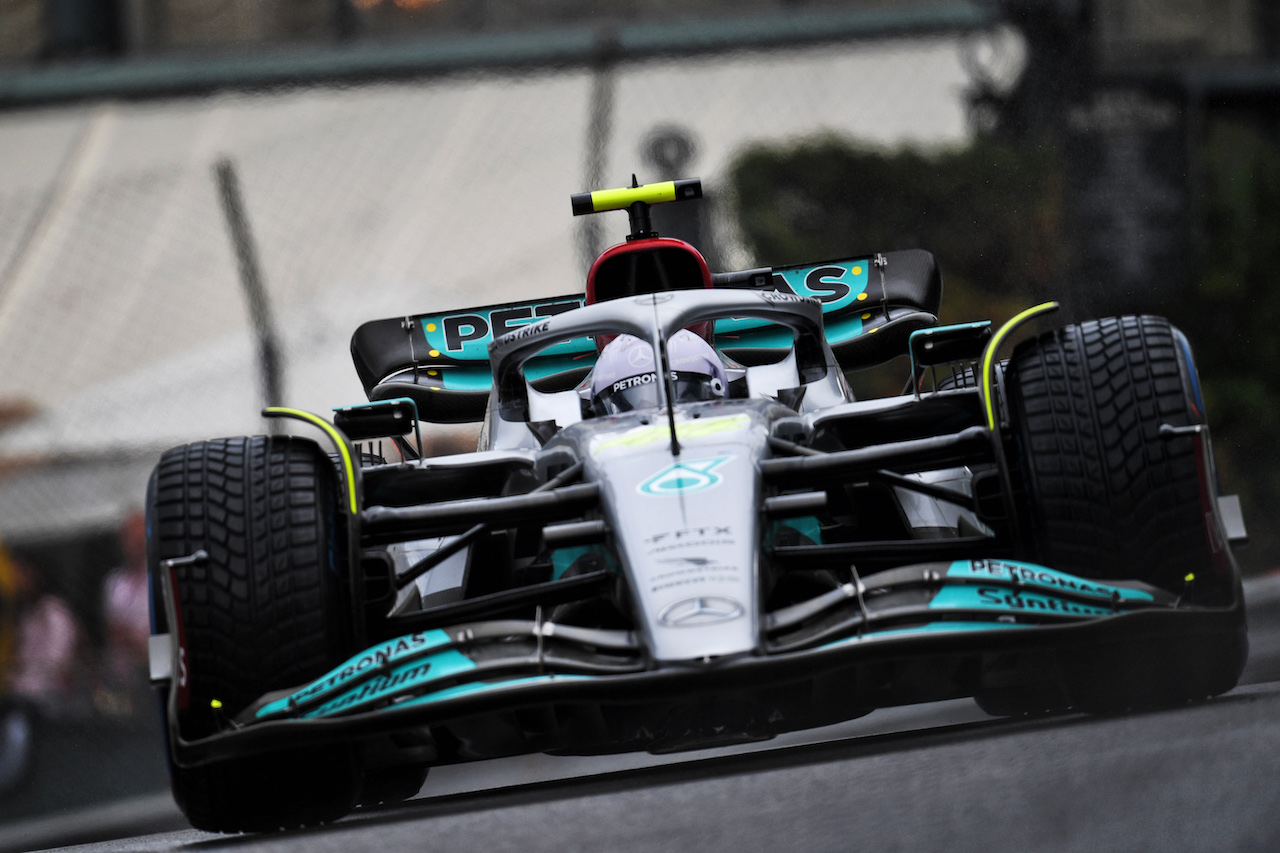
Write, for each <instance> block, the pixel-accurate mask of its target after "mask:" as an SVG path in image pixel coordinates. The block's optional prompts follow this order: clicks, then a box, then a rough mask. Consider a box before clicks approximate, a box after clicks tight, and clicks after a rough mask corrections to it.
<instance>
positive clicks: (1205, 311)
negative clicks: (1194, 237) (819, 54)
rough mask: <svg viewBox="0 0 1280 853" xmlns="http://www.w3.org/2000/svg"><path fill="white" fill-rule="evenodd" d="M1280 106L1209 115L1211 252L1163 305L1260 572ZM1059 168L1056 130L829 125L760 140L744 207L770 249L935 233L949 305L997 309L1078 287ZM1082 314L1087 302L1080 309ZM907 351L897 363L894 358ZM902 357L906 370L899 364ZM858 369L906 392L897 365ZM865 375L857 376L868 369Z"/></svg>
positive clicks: (1277, 354)
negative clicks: (1183, 342)
mask: <svg viewBox="0 0 1280 853" xmlns="http://www.w3.org/2000/svg"><path fill="white" fill-rule="evenodd" d="M1277 140H1280V121H1276V122H1275V126H1274V127H1266V126H1260V125H1258V124H1256V123H1253V124H1250V123H1245V122H1241V121H1228V120H1216V121H1213V122H1211V123H1210V125H1209V127H1208V133H1207V134H1206V137H1205V144H1204V146H1203V148H1202V150H1201V152H1200V154H1199V156H1200V158H1201V165H1200V169H1199V174H1200V178H1201V189H1202V192H1203V198H1202V200H1201V206H1200V209H1199V210H1198V211H1196V213H1197V214H1199V215H1200V216H1201V217H1202V227H1203V234H1204V238H1205V239H1204V249H1205V251H1204V252H1203V258H1204V260H1203V262H1202V263H1201V265H1200V268H1199V269H1200V273H1199V274H1198V275H1197V276H1196V277H1195V281H1194V285H1193V286H1191V287H1189V288H1188V289H1187V291H1186V292H1184V293H1174V294H1170V298H1169V300H1168V301H1167V302H1166V303H1165V304H1146V305H1143V306H1138V308H1139V310H1142V311H1146V312H1149V313H1154V314H1165V315H1166V316H1168V317H1169V318H1170V319H1171V320H1173V322H1174V323H1175V324H1177V325H1178V326H1180V327H1181V328H1183V329H1184V330H1185V331H1186V332H1187V335H1188V337H1189V338H1190V340H1191V342H1192V346H1193V347H1194V348H1195V352H1196V358H1197V362H1198V364H1199V367H1200V373H1201V378H1202V380H1203V384H1204V394H1205V405H1206V408H1207V409H1208V413H1209V418H1210V422H1211V424H1212V426H1213V439H1214V447H1215V450H1216V451H1217V457H1218V463H1219V470H1220V475H1221V485H1222V488H1223V490H1224V491H1225V492H1228V493H1231V492H1239V493H1240V494H1241V498H1242V502H1243V505H1244V511H1245V520H1246V522H1247V523H1248V525H1249V532H1250V536H1251V538H1252V543H1253V544H1252V546H1251V547H1250V548H1248V549H1246V550H1244V551H1242V552H1240V557H1241V560H1242V562H1243V564H1244V568H1245V570H1246V572H1248V573H1256V572H1260V571H1264V570H1267V569H1270V568H1273V567H1277V566H1280V529H1277V525H1275V524H1274V523H1273V522H1271V519H1274V518H1276V517H1280V464H1277V462H1280V459H1278V457H1280V452H1277V442H1278V441H1280V344H1278V343H1277V338H1278V337H1280V287H1278V286H1277V282H1276V279H1277V277H1278V271H1280V141H1277ZM1062 174H1063V172H1062V169H1061V168H1060V165H1059V162H1058V160H1057V158H1056V155H1055V154H1054V152H1053V149H1052V148H1051V147H1050V146H1048V145H1041V144H1021V145H1017V146H1015V145H1013V144H1011V143H1009V142H1003V141H999V140H993V139H985V138H980V139H978V140H976V141H975V142H974V143H972V144H971V145H969V146H967V147H964V148H956V149H952V150H946V151H940V152H935V153H924V152H920V151H915V150H911V149H905V150H900V151H880V150H873V149H869V148H865V147H860V146H858V145H857V144H855V143H853V142H850V141H848V140H844V139H840V138H836V137H831V136H826V137H817V138H812V139H806V140H802V141H800V142H797V143H794V144H791V145H780V146H769V145H758V146H755V147H752V148H750V149H748V150H746V151H744V152H743V153H742V154H740V155H739V156H738V157H737V159H736V160H735V162H734V163H733V165H732V167H731V183H732V185H733V186H734V187H735V188H736V193H737V197H736V199H735V205H736V209H735V213H736V215H737V218H738V223H739V226H740V227H741V229H742V233H743V235H744V237H745V239H746V242H747V244H748V247H749V248H750V249H751V250H752V251H753V253H754V254H755V259H756V261H757V262H758V263H761V264H786V263H799V262H805V261H814V260H822V259H827V258H838V257H850V256H852V255H855V254H859V253H864V252H872V251H881V250H887V249H899V248H912V247H919V248H925V249H928V250H929V251H931V252H933V253H934V255H935V256H936V257H937V258H938V259H939V263H940V264H941V266H942V270H943V277H944V281H945V295H944V298H943V321H944V322H962V321H966V320H973V319H983V318H989V319H992V320H994V321H996V322H1001V321H1003V320H1004V319H1007V318H1008V317H1010V316H1012V315H1013V314H1014V313H1016V312H1017V311H1020V310H1022V309H1023V308H1025V307H1027V306H1028V305H1030V304H1033V303H1034V302H1039V301H1043V300H1044V299H1049V298H1062V297H1063V296H1064V295H1066V291H1067V288H1068V286H1069V279H1068V278H1067V276H1066V275H1065V274H1064V272H1063V268H1064V266H1065V265H1066V262H1067V257H1068V256H1067V251H1068V249H1067V246H1068V245H1069V241H1068V235H1067V234H1066V226H1065V224H1064V199H1063V178H1062ZM1080 319H1084V318H1080ZM898 367H900V365H899V366H898ZM901 372H902V371H901V370H900V371H899V373H901ZM853 378H854V379H855V384H856V385H858V386H859V387H858V389H857V390H858V391H859V393H860V394H861V395H866V394H867V393H873V394H881V393H895V392H896V391H897V390H900V388H901V382H902V380H901V378H900V377H899V376H898V375H897V374H895V375H893V376H892V377H890V376H888V375H884V376H880V377H863V378H862V379H861V380H858V378H857V377H853ZM859 383H860V384H859Z"/></svg>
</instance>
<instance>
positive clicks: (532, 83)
mask: <svg viewBox="0 0 1280 853" xmlns="http://www.w3.org/2000/svg"><path fill="white" fill-rule="evenodd" d="M963 53H964V50H963V45H962V41H961V40H960V39H957V38H945V37H934V38H929V39H921V40H901V41H892V42H876V43H871V44H857V43H854V44H847V45H838V46H827V47H821V48H808V49H803V50H794V51H775V52H769V53H764V54H759V53H756V54H729V55H724V56H717V57H702V58H697V59H689V60H680V59H669V60H662V61H656V60H655V61H649V62H644V63H638V64H633V65H617V66H614V67H611V68H606V69H596V70H582V69H577V70H554V69H553V70H545V71H539V72H536V73H525V74H521V75H508V74H497V73H488V74H485V75H480V76H459V77H453V78H448V79H443V80H436V81H433V82H429V83H421V84H413V83H388V84H376V85H362V86H353V87H344V88H338V87H335V88H314V89H295V90H289V91H279V92H268V93H261V94H233V95H220V96H215V97H210V98H204V99H193V100H178V101H168V102H148V103H141V104H127V103H103V104H95V105H90V106H82V107H72V108H50V109H45V110H39V111H30V112H20V113H11V114H8V115H5V116H2V117H0V162H2V163H3V165H0V223H3V225H4V227H3V228H0V271H2V273H0V274H2V275H3V279H2V280H0V364H4V365H5V370H4V371H3V374H2V375H0V404H2V406H3V412H4V413H7V415H8V422H7V423H6V428H5V429H4V430H3V431H0V460H4V463H3V464H5V465H6V467H7V468H8V469H9V470H10V473H9V475H8V476H5V477H3V478H0V537H4V538H5V539H7V540H8V541H23V540H28V539H39V538H41V537H48V536H59V535H64V534H74V533H75V532H76V530H77V529H79V528H82V527H84V526H86V525H88V526H93V525H98V526H102V525H103V524H106V523H108V522H109V521H111V520H112V519H113V518H114V519H118V518H120V517H122V516H123V514H124V512H125V510H126V509H127V505H128V504H129V503H130V502H132V503H137V502H140V501H141V494H142V486H143V483H142V482H141V481H140V480H139V481H137V483H136V485H137V488H136V489H133V490H132V494H128V491H129V490H123V491H122V492H121V493H120V494H119V495H118V497H117V498H116V500H114V501H111V502H109V503H110V506H106V505H104V506H100V507H83V506H79V507H78V506H76V501H75V500H73V499H72V497H71V496H59V501H60V502H64V506H63V508H62V510H61V511H60V512H57V511H51V510H50V509H49V507H48V506H47V505H46V502H44V501H42V500H40V497H39V496H40V492H41V485H40V483H41V480H42V478H41V476H40V473H39V472H40V471H41V470H43V469H48V468H50V467H67V466H70V467H72V468H74V467H75V466H78V465H79V466H88V467H92V466H91V465H89V463H90V462H91V461H92V463H93V465H98V466H100V465H101V464H103V460H104V459H113V458H115V459H120V460H129V462H128V464H129V465H130V466H131V468H132V467H136V468H137V471H141V470H142V469H145V468H147V467H148V461H149V460H150V459H151V458H152V457H154V455H155V454H156V453H157V452H158V451H160V450H161V449H163V448H164V447H167V446H170V445H173V444H176V443H181V442H184V441H189V440H193V439H197V438H200V437H208V436H213V435H225V434H238V433H246V432H256V431H261V430H262V429H263V424H262V422H261V420H260V419H259V418H258V417H257V415H256V412H257V410H258V408H259V407H260V403H261V399H260V391H259V389H260V382H259V378H258V376H257V365H256V364H255V350H254V346H253V335H252V329H251V325H250V322H249V312H248V308H247V303H246V298H245V295H244V292H243V289H242V287H241V284H240V281H239V278H238V275H237V269H236V258H235V254H234V251H233V247H232V243H231V240H230V238H229V236H228V230H227V226H226V224H225V217H224V215H223V211H222V208H221V206H220V204H219V200H218V192H217V186H216V183H215V179H214V174H213V167H214V163H215V161H216V160H217V159H218V158H221V157H226V158H228V159H229V160H230V161H231V162H232V163H233V165H234V167H235V169H236V171H237V174H238V178H239V183H240V185H241V187H242V189H243V199H244V207H245V212H246V216H247V220H248V222H249V225H250V228H251V230H252V235H253V238H254V241H255V243H256V246H257V254H258V256H259V259H260V264H261V269H262V276H263V279H264V281H265V289H266V292H267V295H268V299H269V302H270V304H271V309H272V313H273V315H274V316H275V318H276V322H277V324H278V326H279V328H278V334H279V337H280V339H281V340H282V342H283V356H284V359H283V360H284V376H283V386H284V399H285V400H287V401H288V402H289V404H290V405H296V406H299V407H303V408H308V409H312V410H316V411H321V412H323V411H327V410H328V409H330V408H332V407H333V406H335V405H341V404H346V403H349V402H353V401H356V400H359V399H361V397H362V393H361V388H360V386H359V383H358V382H357V380H356V376H355V373H354V371H353V370H352V368H351V367H350V364H349V354H348V352H347V346H346V344H347V341H348V339H349V336H350V334H351V332H352V331H353V330H354V329H355V327H356V326H357V325H358V324H359V323H360V322H363V321H365V320H369V319H375V318H379V317H386V316H394V315H397V314H405V313H411V312H419V311H425V310H428V309H437V308H451V307H466V306H470V305H477V304H486V303H493V302H501V301H507V300H514V299H520V298H528V297H533V296H543V295H554V294H560V293H574V292H581V289H582V282H583V278H584V272H585V266H584V263H585V261H586V258H587V257H589V253H584V246H586V245H587V244H594V246H598V247H602V246H603V245H607V244H608V243H610V242H615V241H616V240H617V239H619V238H620V237H621V236H622V235H623V233H624V232H623V229H624V227H625V223H624V222H622V221H621V220H620V219H618V220H614V219H611V218H610V217H598V218H596V219H597V220H598V221H595V222H590V223H584V222H582V221H578V222H575V221H574V220H573V219H572V217H570V216H569V205H568V195H569V194H570V193H571V192H574V191H578V190H582V189H587V188H593V187H594V185H596V184H599V185H602V186H618V185H623V184H625V183H626V182H628V181H629V180H630V177H631V174H632V173H635V174H637V175H639V176H640V178H641V180H653V179H657V178H660V177H667V175H666V174H665V173H666V172H669V171H671V170H673V169H679V170H681V171H682V174H688V175H699V176H701V177H703V179H704V183H705V186H706V188H707V193H708V196H709V197H710V201H709V202H708V203H707V204H708V206H709V207H712V208H716V207H717V200H719V199H722V197H723V195H724V194H725V193H726V192H727V191H729V190H730V189H731V188H729V187H727V186H725V185H724V184H723V181H722V180H721V178H722V176H723V175H724V173H725V170H726V166H727V164H728V162H729V160H730V158H731V157H732V156H733V154H734V152H735V151H736V150H739V149H740V148H741V147H742V146H743V145H744V144H747V143H749V142H753V141H759V140H781V139H786V138H791V137H797V136H801V135H806V134H815V133H836V134H846V135H849V136H853V137H856V138H858V139H861V140H863V141H865V142H868V143H870V144H875V145H883V146H895V145H902V144H912V145H918V146H941V145H948V144H952V143H956V142H959V141H961V140H963V139H964V138H965V136H966V133H967V128H966V123H965V111H964V101H963V94H964V91H965V86H966V80H967V72H966V70H965V68H964V57H963ZM602 99H603V100H602ZM655 131H656V132H657V133H659V134H660V135H662V136H663V138H667V139H668V140H670V139H675V140H676V141H677V142H678V143H679V144H678V145H677V147H678V148H679V149H680V150H679V152H678V157H677V158H676V161H675V162H671V161H670V159H669V158H668V160H667V161H663V162H655V160H654V156H653V154H652V153H649V154H648V155H646V152H645V150H644V149H645V148H646V144H648V146H649V147H652V144H653V142H654V134H655ZM661 141H662V140H661V139H660V140H659V142H661ZM659 159H660V160H661V159H662V158H659ZM854 191H856V188H855V190H854ZM721 207H722V206H721ZM719 212H720V211H715V213H719ZM711 222H712V223H713V228H712V233H711V234H709V235H707V241H708V242H709V243H710V244H712V245H710V246H709V247H708V248H709V251H710V253H711V254H712V255H714V256H715V257H717V258H718V259H719V260H720V262H721V263H722V264H723V265H725V266H728V267H734V266H743V265H746V264H749V263H750V262H751V258H750V257H748V256H747V255H746V254H745V253H744V251H743V249H742V247H741V246H740V245H739V244H738V243H737V242H736V241H735V239H734V233H733V227H732V225H733V224H732V222H730V221H728V220H727V218H726V217H725V216H723V215H712V217H711ZM589 227H591V228H594V229H595V230H596V231H597V236H596V237H595V239H594V240H592V239H588V236H584V232H583V229H585V228H589ZM135 473H136V472H135ZM17 482H21V483H22V488H21V490H20V492H19V490H18V489H15V488H13V487H12V485H9V486H8V487H6V484H13V483H17ZM49 488H50V489H51V490H53V489H54V487H53V486H50V487H49ZM36 507H39V510H38V511H37V510H36Z"/></svg>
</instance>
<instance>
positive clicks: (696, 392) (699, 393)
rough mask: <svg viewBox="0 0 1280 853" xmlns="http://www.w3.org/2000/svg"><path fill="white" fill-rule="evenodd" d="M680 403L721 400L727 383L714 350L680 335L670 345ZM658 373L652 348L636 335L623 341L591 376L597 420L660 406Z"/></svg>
mask: <svg viewBox="0 0 1280 853" xmlns="http://www.w3.org/2000/svg"><path fill="white" fill-rule="evenodd" d="M667 358H668V359H669V360H670V362H671V372H672V377H671V379H672V384H673V385H674V386H675V398H676V399H675V402H677V403H691V402H696V401H698V400H718V399H721V398H723V397H724V395H725V389H726V387H727V385H728V379H727V377H726V376H725V371H724V364H722V363H721V361H720V357H719V356H717V355H716V351H715V350H714V349H712V348H711V345H710V344H708V343H707V342H706V341H704V340H703V339H702V338H701V337H699V336H698V335H696V334H694V333H693V332H691V331H689V330H688V329H681V330H680V331H678V332H676V333H675V334H674V335H672V336H671V340H669V341H668V342H667ZM660 399H661V392H660V391H659V390H658V373H657V370H656V368H655V366H654V357H653V347H652V346H650V345H649V342H648V341H645V340H641V339H640V338H637V337H635V336H634V335H618V336H617V337H616V338H614V339H613V340H612V341H611V342H610V343H609V345H608V346H606V347H605V348H604V352H602V353H601V354H600V360H599V361H597V362H596V366H595V370H594V371H592V373H591V409H592V412H593V413H595V414H597V415H616V414H618V413H620V412H630V411H634V410H636V409H652V408H656V407H657V406H658V402H659V400H660Z"/></svg>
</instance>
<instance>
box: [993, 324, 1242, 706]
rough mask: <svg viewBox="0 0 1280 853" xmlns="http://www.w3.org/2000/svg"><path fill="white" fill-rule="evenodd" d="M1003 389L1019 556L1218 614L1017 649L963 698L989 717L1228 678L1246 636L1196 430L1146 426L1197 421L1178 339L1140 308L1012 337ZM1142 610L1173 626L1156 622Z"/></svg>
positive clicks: (1211, 686)
mask: <svg viewBox="0 0 1280 853" xmlns="http://www.w3.org/2000/svg"><path fill="white" fill-rule="evenodd" d="M1005 388H1006V391H1007V393H1008V401H1009V409H1010V411H1009V416H1010V420H1011V422H1012V428H1013V429H1012V432H1013V435H1012V439H1013V441H1012V445H1011V447H1012V451H1011V452H1010V454H1009V456H1010V464H1011V468H1012V471H1013V475H1014V480H1015V482H1016V483H1017V484H1019V485H1020V486H1021V488H1022V490H1023V492H1024V496H1025V500H1024V504H1025V506H1026V509H1027V512H1026V513H1025V522H1026V523H1025V526H1024V530H1023V533H1024V535H1029V539H1030V555H1029V556H1030V557H1031V559H1032V560H1034V561H1035V562H1038V563H1041V564H1043V565H1046V566H1049V567H1051V568H1055V569H1062V570H1065V571H1068V572H1071V573H1072V574H1076V575H1080V576H1083V577H1087V578H1093V579H1096V580H1101V581H1126V580H1137V581H1143V582H1146V583H1149V584H1152V585H1154V586H1158V587H1163V588H1164V589H1167V590H1169V591H1171V592H1174V593H1177V594H1179V595H1181V596H1182V600H1183V601H1184V602H1186V603H1191V604H1200V605H1214V606H1217V607H1219V608H1221V609H1217V610H1213V611H1211V610H1199V611H1197V610H1194V609H1187V610H1181V611H1179V612H1176V613H1166V614H1163V616H1162V615H1161V614H1158V613H1156V614H1129V615H1128V616H1123V617H1118V618H1120V619H1125V620H1127V622H1126V623H1123V624H1125V625H1127V626H1128V627H1126V628H1121V627H1120V624H1121V623H1113V627H1114V631H1112V632H1111V633H1110V634H1109V635H1108V638H1107V639H1106V640H1098V639H1096V638H1095V639H1094V640H1090V641H1087V642H1086V643H1085V644H1083V645H1077V644H1070V645H1066V646H1063V647H1060V648H1058V649H1056V650H1045V651H1044V652H1043V653H1038V656H1036V655H1031V654H1030V653H1024V656H1023V657H1022V658H1021V663H1020V664H1019V665H1018V666H1017V667H1016V668H1014V669H1011V670H1009V671H1007V672H1003V673H1002V672H1000V671H999V670H998V669H993V671H992V672H991V673H989V674H988V675H987V676H986V680H987V681H988V684H987V685H986V686H984V688H982V689H980V690H979V691H978V693H977V695H976V696H975V698H976V699H977V701H978V704H979V705H980V706H981V707H982V708H983V709H984V710H987V711H988V712H989V713H993V714H998V715H1008V714H1036V713H1045V712H1052V711H1059V710H1064V709H1066V708H1076V709H1081V710H1087V711H1097V712H1109V711H1123V710H1126V709H1130V708H1141V707H1155V706H1161V705H1169V704H1176V703H1179V702H1186V701H1194V700H1198V699H1203V698H1206V697H1208V696H1212V695H1216V694H1219V693H1222V692H1224V691H1226V690H1229V689H1231V688H1232V687H1233V686H1235V684H1236V681H1237V679H1238V678H1239V675H1240V672H1241V670H1242V669H1243V666H1244V661H1245V657H1246V655H1247V648H1248V645H1247V641H1246V639H1245V628H1244V612H1243V607H1242V605H1241V602H1240V598H1239V589H1240V587H1239V576H1238V572H1237V570H1236V568H1235V565H1234V563H1233V562H1232V560H1231V558H1230V555H1229V552H1228V551H1227V550H1226V544H1225V537H1224V535H1223V532H1222V531H1221V529H1220V528H1219V527H1218V525H1217V522H1216V520H1215V518H1214V516H1213V514H1212V507H1211V504H1210V501H1212V500H1213V499H1214V498H1213V497H1211V495H1212V492H1210V491H1209V485H1208V483H1209V482H1211V477H1212V475H1211V473H1210V472H1211V471H1212V466H1211V464H1210V463H1207V462H1202V461H1201V449H1200V447H1199V443H1200V441H1201V440H1202V438H1203V437H1201V438H1197V437H1196V436H1194V435H1193V434H1191V433H1190V432H1187V431H1183V432H1181V433H1178V432H1174V433H1172V434H1170V433H1169V431H1168V430H1166V431H1165V434H1164V435H1162V434H1161V429H1162V427H1164V426H1165V425H1168V426H1170V427H1174V428H1177V427H1194V426H1196V425H1200V424H1203V423H1204V415H1203V405H1202V403H1201V401H1200V396H1199V393H1198V390H1197V389H1198V386H1197V380H1196V376H1195V368H1194V365H1193V363H1192V361H1191V355H1190V349H1189V347H1187V346H1186V342H1185V340H1183V338H1182V336H1181V333H1179V332H1178V331H1177V330H1176V329H1174V328H1173V327H1171V326H1170V325H1169V323H1168V321H1167V320H1164V319H1163V318H1160V317H1145V316H1144V317H1118V318H1108V319H1103V320H1094V321H1090V322H1086V323H1081V324H1080V325H1074V326H1067V327H1065V328H1063V329H1059V330H1057V331H1054V332H1050V333H1047V334H1044V335H1042V336H1040V337H1039V338H1037V339H1035V340H1032V341H1028V342H1026V343H1024V344H1022V345H1020V346H1019V347H1018V348H1017V349H1016V350H1015V351H1014V354H1013V357H1012V359H1011V360H1010V363H1009V365H1008V368H1007V370H1006V372H1005ZM1027 528H1029V530H1028V529H1027ZM1189 576H1190V577H1194V579H1195V580H1194V582H1189V581H1188V580H1187V578H1188V577H1189ZM1147 616H1154V617H1155V618H1157V619H1160V618H1163V617H1164V616H1169V617H1174V618H1177V619H1178V620H1180V621H1179V623H1178V624H1179V625H1180V626H1181V627H1180V628H1179V629H1177V630H1173V631H1171V630H1169V629H1168V628H1164V629H1161V630H1159V631H1157V630H1156V629H1155V628H1154V627H1153V625H1155V624H1156V623H1155V622H1153V621H1152V619H1148V618H1146V617H1147Z"/></svg>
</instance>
